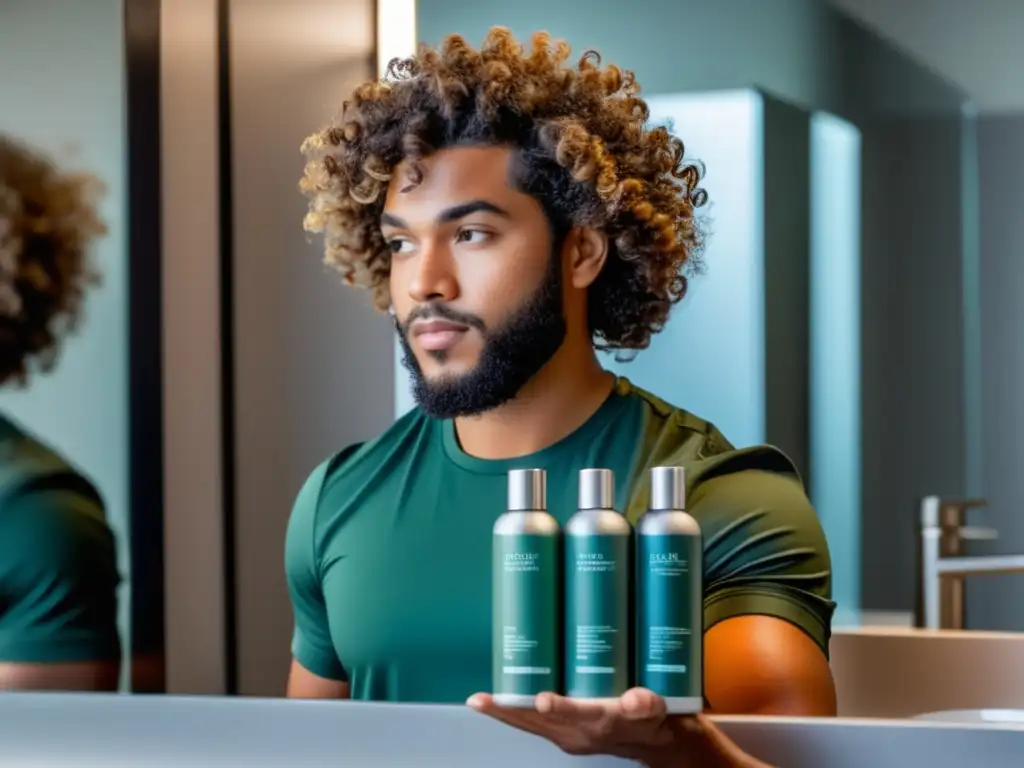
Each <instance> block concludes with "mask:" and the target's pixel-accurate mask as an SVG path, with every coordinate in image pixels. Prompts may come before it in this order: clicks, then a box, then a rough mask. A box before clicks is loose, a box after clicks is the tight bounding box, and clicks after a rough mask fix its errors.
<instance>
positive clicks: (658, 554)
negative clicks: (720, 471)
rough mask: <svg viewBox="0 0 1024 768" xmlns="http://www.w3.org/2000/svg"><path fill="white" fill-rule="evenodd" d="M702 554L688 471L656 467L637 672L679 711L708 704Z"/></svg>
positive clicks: (641, 529)
mask: <svg viewBox="0 0 1024 768" xmlns="http://www.w3.org/2000/svg"><path fill="white" fill-rule="evenodd" d="M703 554H704V552H703V542H702V539H701V533H700V526H699V525H698V524H697V521H696V520H694V519H693V518H692V517H691V516H690V515H689V514H687V513H686V472H685V470H684V469H683V468H682V467H654V468H653V469H652V470H651V498H650V505H649V508H648V511H647V512H645V513H644V514H643V516H641V518H640V520H638V521H637V525H636V569H637V570H636V585H637V603H636V613H637V654H636V660H637V669H636V677H637V685H639V686H641V687H644V688H648V689H650V690H651V691H653V692H654V693H656V694H658V695H659V696H662V697H663V698H664V699H665V700H666V704H667V706H668V711H669V712H671V713H673V714H690V713H695V712H700V711H701V710H702V709H703V707H704V696H703V690H704V656H703V639H704V638H703V629H704V610H703V608H704V599H703V574H704V557H703Z"/></svg>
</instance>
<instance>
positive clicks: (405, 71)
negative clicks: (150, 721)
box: [286, 29, 835, 768]
mask: <svg viewBox="0 0 1024 768" xmlns="http://www.w3.org/2000/svg"><path fill="white" fill-rule="evenodd" d="M568 56H569V49H568V46H567V45H565V44H564V43H560V42H559V43H552V41H551V40H550V39H549V38H548V37H547V36H546V35H544V34H538V35H535V36H534V38H533V47H532V50H530V51H528V52H524V51H523V50H522V49H521V48H520V46H518V45H517V44H516V42H515V41H514V39H513V38H512V36H511V34H510V33H509V32H508V31H507V30H503V29H494V30H492V31H491V32H490V34H489V35H488V36H487V39H486V40H485V41H484V44H483V46H482V47H481V49H480V50H479V51H476V50H473V49H471V48H470V47H469V46H468V45H467V43H466V42H465V41H464V40H463V39H462V38H460V37H457V36H452V37H449V38H448V39H447V40H446V41H445V43H444V45H443V47H442V48H441V49H440V50H439V51H434V50H427V49H424V50H423V51H421V53H420V54H419V55H418V56H417V57H416V58H415V59H412V60H408V61H404V62H397V63H395V64H393V65H392V67H391V69H390V76H389V77H388V78H386V79H385V81H384V82H381V83H368V84H366V85H363V86H361V87H360V88H358V89H357V90H356V91H355V93H354V94H353V96H352V99H351V101H350V102H349V103H348V104H347V105H346V109H345V110H344V112H343V114H342V116H341V118H340V120H339V122H338V123H337V124H335V125H332V126H329V127H328V128H326V129H325V130H323V131H322V132H320V133H318V134H316V135H315V136H313V137H312V138H310V139H309V140H308V141H307V143H306V145H305V153H306V156H307V160H308V164H307V168H306V173H305V177H304V179H303V184H302V186H303V189H304V190H305V192H306V194H307V195H308V196H309V198H310V200H311V202H310V212H309V215H308V217H307V220H306V226H307V229H309V230H312V231H322V232H325V233H326V258H327V261H328V263H331V264H333V265H335V266H336V267H338V268H339V269H340V270H341V272H342V273H343V275H344V276H345V277H346V278H347V280H348V281H349V282H351V283H354V284H356V285H360V286H364V287H366V288H368V289H370V290H371V291H372V295H373V298H374V300H375V303H376V305H377V306H378V307H379V308H381V309H387V310H389V311H391V312H392V313H393V316H394V320H395V325H396V328H397V330H398V337H399V339H400V340H401V343H402V345H403V347H404V350H405V363H406V365H407V367H408V368H409V370H410V371H411V372H412V375H413V378H414V389H415V395H416V399H417V401H418V405H419V407H418V408H417V409H415V410H414V411H412V412H411V413H409V414H407V415H406V416H404V417H402V418H401V419H399V420H398V421H397V423H395V424H394V425H393V426H392V427H391V428H390V429H388V430H387V432H385V433H384V434H383V435H382V436H380V437H378V438H376V439H373V440H371V441H369V442H367V443H365V444H361V445H357V446H352V447H349V448H347V449H345V450H342V451H341V452H339V453H338V454H336V455H335V456H333V457H331V458H330V459H328V460H327V461H326V462H324V463H323V464H322V465H321V466H320V467H319V468H317V469H316V471H314V472H313V473H312V475H311V476H310V477H309V479H308V480H307V482H306V483H305V485H304V487H303V488H302V490H301V491H300V493H299V495H298V499H297V501H296V503H295V507H294V510H293V512H292V516H291V520H290V523H289V529H288V536H287V545H286V568H287V577H288V583H289V588H290V593H291V598H292V601H293V604H294V613H295V633H294V641H293V645H292V651H293V655H294V661H293V664H292V668H291V674H290V678H289V683H288V693H289V695H290V696H293V697H303V698H310V697H315V698H319V697H322V698H329V697H354V698H358V699H384V700H392V701H432V702H453V701H464V700H466V699H467V697H469V699H468V701H469V704H470V705H471V706H473V707H475V708H477V709H479V710H480V711H482V712H485V713H487V714H489V715H492V716H494V717H497V718H499V719H501V720H503V721H505V722H507V723H509V724H511V725H513V726H516V727H518V728H522V729H525V730H528V731H531V732H533V733H537V734H540V735H542V736H544V737H547V738H549V739H551V740H552V741H554V742H555V743H556V744H557V745H558V746H560V747H561V748H563V749H565V750H567V751H570V752H573V753H607V754H615V755H620V756H625V757H630V758H633V759H636V760H640V761H642V762H643V763H645V764H647V765H650V766H666V768H668V766H673V767H674V766H690V765H704V766H707V765H749V766H756V765H760V763H758V762H757V761H756V760H754V759H753V758H751V757H749V756H746V755H743V754H742V753H740V752H739V750H738V749H737V748H736V747H735V746H734V745H732V744H731V743H730V742H729V741H728V740H727V739H726V738H725V737H724V736H723V735H722V733H721V732H720V731H718V730H717V729H716V728H715V727H714V725H713V723H711V722H710V721H709V720H707V719H705V718H703V717H698V718H673V717H666V716H665V714H664V703H663V702H662V701H661V700H660V699H659V698H658V697H656V696H654V695H653V694H652V693H651V692H649V691H643V690H633V691H630V692H628V693H627V694H626V695H625V696H623V698H622V699H621V700H620V701H617V702H613V703H610V704H600V705H598V704H586V705H584V704H581V703H579V702H572V701H569V700H567V699H564V698H561V697H558V696H554V695H551V696H547V695H544V696H541V697H540V698H539V699H538V703H537V711H523V710H506V709H502V708H499V707H497V706H496V705H495V704H494V702H493V700H492V699H491V698H490V696H489V695H488V694H487V689H488V686H489V685H490V666H489V664H490V649H491V625H490V551H491V550H490V542H491V528H492V525H493V522H494V519H495V517H496V516H497V515H499V514H500V513H501V512H502V511H503V509H504V505H505V498H506V476H507V472H508V470H509V469H510V468H513V467H543V468H545V469H546V470H547V471H548V475H549V478H550V482H549V506H550V509H551V512H552V513H553V514H554V515H555V516H556V517H558V518H559V519H560V520H561V521H563V522H564V521H565V520H566V519H567V518H568V517H569V516H570V515H571V514H572V513H573V512H574V511H575V507H576V482H575V481H576V477H577V473H578V471H579V469H581V468H584V467H607V468H609V469H612V470H614V472H615V477H616V478H617V479H618V483H617V484H618V489H617V502H618V505H619V507H620V508H621V509H625V510H626V511H627V513H628V515H629V517H630V518H631V519H634V520H635V519H636V517H637V515H638V514H639V513H640V512H641V511H642V509H643V506H644V504H645V499H646V489H645V477H646V471H647V469H648V468H649V467H651V466H655V465H663V464H673V465H683V466H685V467H686V468H687V470H688V477H689V485H690V488H689V494H688V498H689V499H690V511H691V514H693V515H694V516H695V517H696V518H697V520H698V521H699V522H700V524H701V526H702V529H703V532H704V537H705V538H704V546H705V559H706V573H705V582H706V594H705V605H704V615H705V630H706V639H705V648H706V670H705V681H706V685H705V688H706V697H707V701H708V705H709V710H710V711H712V712H716V713H786V714H804V715H831V714H834V711H835V694H834V690H833V685H832V679H831V676H830V673H829V666H828V660H827V648H828V640H829V629H830V621H831V615H832V610H833V603H832V602H831V600H830V571H829V557H828V550H827V547H826V544H825V540H824V537H823V534H822V530H821V527H820V525H819V523H818V520H817V518H816V516H815V513H814V511H813V509H812V508H811V506H810V504H809V503H808V500H807V497H806V495H805V494H804V491H803V489H802V486H801V483H800V480H799V478H798V476H797V472H796V470H795V468H794V467H793V465H792V464H791V462H790V461H789V460H788V459H787V458H786V457H785V456H784V455H782V454H781V453H780V452H779V451H777V450H775V449H773V448H770V447H764V446H761V447H755V448H749V449H745V450H735V449H734V448H733V447H732V446H731V445H729V443H728V442H727V441H726V439H725V438H724V437H723V436H722V435H721V434H720V433H719V432H718V431H717V430H716V429H715V428H714V427H713V426H712V425H711V424H709V423H707V422H705V421H703V420H701V419H699V418H697V417H695V416H693V415H691V414H689V413H687V412H685V411H682V410H680V409H678V408H675V407H673V406H671V405H669V404H667V403H665V402H663V401H661V400H660V399H658V398H657V397H655V396H653V395H651V394H649V393H647V392H644V391H642V390H640V389H638V388H637V387H635V386H633V385H632V384H631V383H629V382H628V381H627V380H625V379H617V378H616V377H614V376H613V375H611V374H610V373H608V372H606V371H605V370H603V369H602V368H601V366H600V364H599V361H598V358H597V356H596V354H595V347H598V348H607V349H620V350H627V351H628V350H635V349H641V348H643V347H645V346H647V344H648V342H649V340H650V338H651V336H652V334H653V333H655V332H657V331H658V330H659V329H660V328H661V327H662V325H663V323H664V322H665V320H666V318H667V316H668V312H669V309H670V307H671V306H672V305H673V304H674V303H675V302H676V301H678V300H679V299H680V298H682V296H683V294H684V292H685V289H686V279H685V277H684V272H683V270H684V269H685V268H687V267H690V266H692V265H695V264H696V260H697V257H698V255H699V251H700V247H701V244H702V233H701V231H700V228H699V226H698V222H697V220H696V219H695V217H694V207H695V206H697V205H699V204H701V202H702V200H703V193H702V191H701V190H699V189H698V188H697V183H698V181H699V173H698V170H697V169H696V168H695V167H692V166H690V165H686V164H684V163H683V162H682V159H681V158H682V154H683V147H682V145H681V144H680V143H679V142H678V141H676V140H674V139H673V138H671V137H670V135H669V134H668V133H667V131H665V130H664V129H660V128H659V129H649V128H648V127H647V126H646V125H645V120H646V118H647V114H648V113H647V109H646V106H645V104H644V103H643V102H642V101H641V100H640V99H639V98H638V97H637V95H636V94H637V90H638V89H637V87H636V85H635V83H634V81H633V77H632V75H631V74H629V73H628V72H623V71H621V70H619V69H617V68H616V67H613V66H609V67H605V68H602V67H601V66H600V65H599V59H598V58H597V57H596V56H595V55H592V54H590V55H585V56H584V57H583V58H582V59H581V60H580V62H579V65H578V67H577V68H575V69H570V68H568V67H566V66H565V61H566V60H567V58H568ZM680 354H685V351H684V350H680ZM695 375H702V376H713V375H714V372H713V371H702V372H699V373H697V372H695Z"/></svg>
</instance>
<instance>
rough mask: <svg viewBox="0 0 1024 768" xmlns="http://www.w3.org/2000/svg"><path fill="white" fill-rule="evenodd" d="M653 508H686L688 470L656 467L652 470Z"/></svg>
mask: <svg viewBox="0 0 1024 768" xmlns="http://www.w3.org/2000/svg"><path fill="white" fill-rule="evenodd" d="M650 508H651V509H655V510H662V509H686V470H685V469H684V468H683V467H654V468H653V469H652V470H651V505H650Z"/></svg>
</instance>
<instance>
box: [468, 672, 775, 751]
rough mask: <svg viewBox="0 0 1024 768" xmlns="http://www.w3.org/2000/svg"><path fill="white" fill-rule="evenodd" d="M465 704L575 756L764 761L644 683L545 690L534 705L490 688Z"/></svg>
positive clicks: (707, 721)
mask: <svg viewBox="0 0 1024 768" xmlns="http://www.w3.org/2000/svg"><path fill="white" fill-rule="evenodd" d="M466 703H467V704H468V705H469V706H470V707H472V708H473V709H475V710H477V711H478V712H481V713H483V714H485V715H488V716H490V717H493V718H495V719H496V720H500V721H501V722H503V723H505V724H507V725H511V726H512V727H514V728H518V729H520V730H523V731H527V732H529V733H532V734H535V735H537V736H540V737H542V738H544V739H547V740H548V741H550V742H552V743H553V744H555V746H557V747H558V748H559V749H561V750H562V751H564V752H567V753H568V754H571V755H613V756H615V757H622V758H626V759H630V760H636V761H638V762H640V763H642V764H644V765H647V766H650V768H690V767H691V766H693V768H698V767H699V768H716V767H718V766H721V768H727V767H728V766H749V768H755V767H756V766H758V765H761V764H760V763H757V761H752V760H751V758H750V757H749V756H747V755H745V754H744V753H743V752H742V751H741V750H740V749H739V748H738V747H737V746H736V745H735V744H733V743H732V742H731V741H729V739H728V738H727V737H726V736H725V734H723V733H722V732H721V731H719V730H718V728H717V727H716V726H715V725H714V723H712V722H711V721H710V720H708V719H707V718H706V717H704V716H703V715H688V716H681V715H669V714H667V712H666V709H665V701H664V699H662V698H661V697H660V696H657V695H656V694H654V693H652V692H651V691H649V690H647V689H645V688H633V689H631V690H629V691H627V692H626V693H625V694H623V695H622V696H621V697H620V698H618V699H605V700H600V701H586V700H576V699H569V698H566V697H564V696H558V695H556V694H553V693H542V694H540V695H539V696H537V699H536V706H535V709H533V710H530V709H513V708H509V707H500V706H498V705H497V704H495V703H494V699H493V698H491V696H490V695H488V694H486V693H478V694H475V695H473V696H471V697H470V698H469V700H468V701H467V702H466Z"/></svg>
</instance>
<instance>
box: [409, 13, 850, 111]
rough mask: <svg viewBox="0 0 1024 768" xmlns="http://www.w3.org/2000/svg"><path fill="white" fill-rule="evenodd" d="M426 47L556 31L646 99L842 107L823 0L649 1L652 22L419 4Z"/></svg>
mask: <svg viewBox="0 0 1024 768" xmlns="http://www.w3.org/2000/svg"><path fill="white" fill-rule="evenodd" d="M418 7H419V11H418V22H419V30H418V38H419V39H420V40H423V41H426V42H430V43H439V42H440V41H441V40H442V38H443V37H444V36H445V35H447V34H449V33H452V32H458V33H460V34H463V35H466V36H467V37H468V38H469V40H470V41H471V42H472V43H474V44H477V43H479V42H480V40H481V39H482V37H483V35H484V34H485V33H486V31H487V29H489V28H490V27H491V26H493V25H495V24H501V25H504V26H507V27H510V28H511V29H512V31H513V32H515V33H516V34H517V35H519V36H520V37H526V36H528V35H529V34H530V33H532V32H534V31H536V30H546V31H548V32H550V33H551V34H553V35H555V36H557V37H564V38H566V39H568V40H569V42H570V43H572V45H573V47H574V50H575V51H576V52H577V53H579V54H582V53H583V51H584V50H586V49H587V48H595V49H597V50H598V51H600V53H601V55H602V56H603V57H604V60H605V61H608V62H615V63H617V64H621V65H622V66H624V67H629V68H631V69H633V70H634V71H635V72H636V75H637V79H638V80H639V82H640V84H641V85H642V86H643V88H644V92H645V93H650V94H654V93H675V92H678V91H685V90H700V91H712V90H724V89H730V88H747V87H750V86H751V85H756V86H760V87H761V88H763V89H765V90H767V91H769V92H771V93H773V94H775V95H776V96H778V97H779V98H782V99H785V100H787V101H790V102H793V103H796V104H801V105H814V106H816V107H818V108H821V109H829V110H837V109H839V108H840V93H839V92H838V91H837V83H838V81H839V78H840V70H839V66H840V63H839V58H838V54H839V46H838V37H837V35H838V30H837V28H836V26H835V12H834V11H833V10H832V9H831V8H830V7H829V6H828V5H826V4H824V3H822V2H820V1H819V0H771V2H762V0H715V2H704V1H703V0H646V1H645V2H644V3H643V12H642V13H628V12H627V11H624V10H623V8H622V6H618V5H615V4H613V3H594V2H589V1H584V0H569V1H568V2H564V3H553V2H549V1H548V0H521V1H520V2H518V3H506V4H501V5H495V4H490V3H480V2H475V0H419V1H418Z"/></svg>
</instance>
